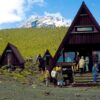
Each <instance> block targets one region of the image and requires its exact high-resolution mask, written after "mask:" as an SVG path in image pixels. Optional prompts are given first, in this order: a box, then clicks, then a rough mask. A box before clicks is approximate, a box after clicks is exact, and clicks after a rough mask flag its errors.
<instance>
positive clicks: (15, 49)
mask: <svg viewBox="0 0 100 100" xmlns="http://www.w3.org/2000/svg"><path fill="white" fill-rule="evenodd" d="M7 48H10V49H11V50H12V51H13V53H14V55H15V56H16V58H17V60H18V61H19V63H20V64H23V63H25V60H24V58H23V57H22V55H21V54H20V52H19V50H18V49H17V47H15V46H14V45H13V44H11V43H8V44H7V46H6V48H5V50H4V52H3V54H2V56H1V59H0V62H1V60H2V57H3V56H4V54H5V52H6V50H7Z"/></svg>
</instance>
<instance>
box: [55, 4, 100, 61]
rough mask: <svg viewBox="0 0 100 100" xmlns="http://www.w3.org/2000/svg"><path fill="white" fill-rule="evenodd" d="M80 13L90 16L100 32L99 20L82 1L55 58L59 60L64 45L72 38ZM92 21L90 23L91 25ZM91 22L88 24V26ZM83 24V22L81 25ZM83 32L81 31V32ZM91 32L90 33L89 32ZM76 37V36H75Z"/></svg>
mask: <svg viewBox="0 0 100 100" xmlns="http://www.w3.org/2000/svg"><path fill="white" fill-rule="evenodd" d="M80 15H82V16H88V17H89V20H90V21H91V23H92V24H93V25H94V27H95V29H96V31H97V32H100V26H99V24H98V23H97V21H96V20H95V18H94V16H93V15H92V13H91V12H90V11H89V9H88V7H87V6H86V4H85V2H83V3H82V5H81V7H80V8H79V10H78V12H77V14H76V16H75V18H74V20H73V22H72V24H71V26H70V27H69V29H68V31H67V33H66V35H65V37H64V39H63V40H62V42H61V44H60V46H59V48H58V50H57V52H56V54H55V56H54V60H55V61H56V60H57V57H58V56H59V55H60V51H61V50H62V49H63V48H64V45H65V44H67V43H68V42H69V38H70V39H71V38H72V37H70V34H71V33H72V32H73V29H74V27H75V26H76V25H77V22H78V21H79V20H80V19H79V17H80ZM91 23H90V25H91ZM88 25H89V24H87V26H88ZM79 26H81V24H80V25H79ZM78 33H79V32H78ZM80 33H81V32H80ZM89 34H90V33H89ZM75 38H76V37H75ZM98 40H99V39H98Z"/></svg>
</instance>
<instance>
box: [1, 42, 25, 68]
mask: <svg viewBox="0 0 100 100" xmlns="http://www.w3.org/2000/svg"><path fill="white" fill-rule="evenodd" d="M24 63H25V61H24V58H23V57H22V55H21V54H20V52H19V50H18V49H17V47H15V46H14V45H13V44H11V43H8V44H7V46H6V48H5V50H4V51H3V54H2V55H1V59H0V66H1V67H2V66H5V65H7V66H14V67H15V68H16V67H17V68H24Z"/></svg>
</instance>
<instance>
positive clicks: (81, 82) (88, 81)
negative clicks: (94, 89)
mask: <svg viewBox="0 0 100 100" xmlns="http://www.w3.org/2000/svg"><path fill="white" fill-rule="evenodd" d="M73 76H74V83H73V84H72V86H100V73H99V74H98V76H97V82H96V83H94V82H93V76H92V73H84V74H82V75H80V74H79V73H77V74H74V75H73Z"/></svg>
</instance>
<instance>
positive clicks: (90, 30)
mask: <svg viewBox="0 0 100 100" xmlns="http://www.w3.org/2000/svg"><path fill="white" fill-rule="evenodd" d="M76 31H77V32H92V31H93V27H76Z"/></svg>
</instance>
